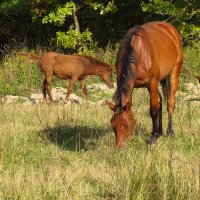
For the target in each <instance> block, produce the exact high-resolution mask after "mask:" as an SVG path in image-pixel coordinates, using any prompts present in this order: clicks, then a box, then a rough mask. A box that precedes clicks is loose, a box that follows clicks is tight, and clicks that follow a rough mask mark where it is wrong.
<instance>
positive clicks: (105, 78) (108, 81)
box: [102, 66, 114, 89]
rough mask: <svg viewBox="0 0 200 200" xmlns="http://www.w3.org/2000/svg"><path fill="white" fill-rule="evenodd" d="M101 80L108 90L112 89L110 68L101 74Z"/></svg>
mask: <svg viewBox="0 0 200 200" xmlns="http://www.w3.org/2000/svg"><path fill="white" fill-rule="evenodd" d="M102 79H103V81H104V82H105V84H106V85H107V86H108V88H110V89H112V88H113V87H114V84H113V82H112V68H111V67H110V66H109V67H108V68H107V69H106V70H105V71H104V72H103V74H102Z"/></svg>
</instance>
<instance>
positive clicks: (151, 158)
mask: <svg viewBox="0 0 200 200" xmlns="http://www.w3.org/2000/svg"><path fill="white" fill-rule="evenodd" d="M133 97H134V98H133V99H134V103H133V104H134V106H133V111H134V115H135V118H136V122H137V126H136V130H135V133H134V136H133V137H132V138H131V140H130V141H129V142H128V145H127V146H126V148H125V149H124V150H122V151H118V150H117V149H116V148H115V137H114V134H113V131H112V129H111V127H110V123H109V120H110V118H111V116H112V112H111V111H110V110H109V109H108V108H107V107H106V106H100V107H97V106H93V107H87V106H78V105H72V106H70V107H63V106H62V105H60V104H54V105H46V104H41V105H38V106H32V107H27V106H25V105H22V104H21V103H17V104H15V105H4V104H2V105H1V106H0V110H1V115H0V138H1V143H2V147H1V153H0V156H1V162H0V166H1V171H0V199H5V200H6V199H9V200H10V199H20V200H25V199H34V200H35V199H47V200H53V199H55V200H57V199H78V200H79V199H81V200H82V199H89V200H90V199H91V200H93V199H109V200H111V199H114V200H118V199H119V200H121V199H127V200H135V199H138V200H148V199H152V200H153V199H158V200H159V199H160V200H163V199H166V200H168V199H169V200H171V199H187V200H188V199H191V200H196V199H200V167H199V166H200V135H199V133H200V118H199V116H200V110H199V103H198V102H195V101H187V102H186V101H183V100H182V98H179V97H178V98H177V107H176V110H175V114H174V129H175V133H176V135H175V137H174V138H171V137H165V136H163V137H161V138H159V140H158V142H157V143H156V144H155V145H153V146H148V145H147V143H146V140H147V139H148V138H149V136H150V134H151V126H152V125H151V119H150V116H149V95H148V92H147V91H146V90H145V89H140V90H134V95H133ZM163 117H164V120H163V121H164V122H163V123H164V127H165V129H166V124H167V118H166V117H167V113H166V109H164V113H163Z"/></svg>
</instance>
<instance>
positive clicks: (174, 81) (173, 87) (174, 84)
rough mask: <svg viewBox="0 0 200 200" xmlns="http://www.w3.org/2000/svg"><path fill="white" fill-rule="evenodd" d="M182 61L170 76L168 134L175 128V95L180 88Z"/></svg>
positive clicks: (171, 133)
mask: <svg viewBox="0 0 200 200" xmlns="http://www.w3.org/2000/svg"><path fill="white" fill-rule="evenodd" d="M181 65H182V63H178V64H177V65H176V67H175V68H174V70H173V72H172V74H171V76H170V92H169V97H168V100H167V110H168V127H167V135H173V133H174V130H173V126H172V114H173V112H174V108H175V95H176V91H177V89H178V76H179V73H180V68H181Z"/></svg>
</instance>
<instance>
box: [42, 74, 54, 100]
mask: <svg viewBox="0 0 200 200" xmlns="http://www.w3.org/2000/svg"><path fill="white" fill-rule="evenodd" d="M51 79H52V75H48V76H47V75H46V76H45V79H44V81H43V97H44V99H46V91H47V94H48V95H49V100H50V101H51V102H53V97H52V95H51Z"/></svg>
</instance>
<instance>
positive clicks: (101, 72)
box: [19, 52, 113, 103]
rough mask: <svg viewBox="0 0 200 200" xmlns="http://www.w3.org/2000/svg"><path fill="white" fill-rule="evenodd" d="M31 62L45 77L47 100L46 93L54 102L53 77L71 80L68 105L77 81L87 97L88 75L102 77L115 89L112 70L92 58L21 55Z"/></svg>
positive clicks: (44, 84) (49, 53)
mask: <svg viewBox="0 0 200 200" xmlns="http://www.w3.org/2000/svg"><path fill="white" fill-rule="evenodd" d="M19 55H22V56H26V57H27V58H29V59H30V60H32V61H34V62H37V64H38V65H39V66H40V68H41V70H42V71H43V73H44V75H45V79H44V81H43V85H42V92H43V98H44V100H46V92H47V93H48V95H49V99H50V101H51V102H52V101H53V98H52V95H51V92H50V84H51V79H52V76H53V75H55V76H56V77H58V78H60V79H70V82H69V86H68V88H67V94H66V97H65V100H64V102H65V103H67V101H68V98H69V95H70V93H71V91H72V88H73V86H74V84H75V82H76V81H77V80H79V81H80V84H81V88H82V91H83V94H84V97H86V96H87V89H86V84H85V78H86V76H87V75H98V76H100V77H101V78H102V79H103V81H104V82H105V83H106V85H107V86H108V87H109V88H113V83H112V68H111V66H110V65H108V64H107V63H104V62H102V61H99V60H97V59H95V58H93V57H90V56H81V55H63V54H60V53H57V52H47V53H44V54H43V55H42V56H41V57H39V56H37V55H34V54H30V53H27V52H22V53H19Z"/></svg>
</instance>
